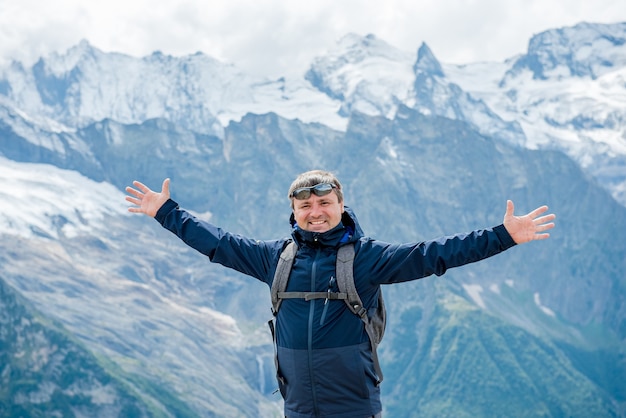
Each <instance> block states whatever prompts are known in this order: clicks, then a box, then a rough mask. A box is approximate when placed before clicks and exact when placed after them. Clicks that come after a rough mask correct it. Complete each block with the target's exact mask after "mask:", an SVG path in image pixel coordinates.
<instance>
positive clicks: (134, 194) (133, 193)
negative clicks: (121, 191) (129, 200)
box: [126, 186, 143, 199]
mask: <svg viewBox="0 0 626 418" xmlns="http://www.w3.org/2000/svg"><path fill="white" fill-rule="evenodd" d="M126 193H128V194H132V195H133V196H136V197H138V198H140V199H141V198H142V197H143V193H141V192H140V191H139V190H135V189H133V188H132V187H130V186H128V187H126Z"/></svg>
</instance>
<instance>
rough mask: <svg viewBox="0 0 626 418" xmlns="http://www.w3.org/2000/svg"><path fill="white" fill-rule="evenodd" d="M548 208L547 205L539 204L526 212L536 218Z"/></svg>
mask: <svg viewBox="0 0 626 418" xmlns="http://www.w3.org/2000/svg"><path fill="white" fill-rule="evenodd" d="M547 210H548V207H547V206H545V205H544V206H539V207H538V208H537V209H535V210H533V211H532V212H530V213H529V214H528V216H530V217H531V218H533V219H534V218H536V217H537V216H539V215H541V214H542V213H544V212H545V211H547Z"/></svg>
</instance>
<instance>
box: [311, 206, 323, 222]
mask: <svg viewBox="0 0 626 418" xmlns="http://www.w3.org/2000/svg"><path fill="white" fill-rule="evenodd" d="M321 209H322V206H321V205H318V204H317V203H313V204H312V205H311V216H312V217H314V218H317V217H318V216H320V215H321V214H322V211H321Z"/></svg>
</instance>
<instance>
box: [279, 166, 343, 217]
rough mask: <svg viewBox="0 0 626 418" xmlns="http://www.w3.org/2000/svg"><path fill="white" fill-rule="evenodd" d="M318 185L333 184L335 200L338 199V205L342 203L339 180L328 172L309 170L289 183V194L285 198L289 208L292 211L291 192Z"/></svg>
mask: <svg viewBox="0 0 626 418" xmlns="http://www.w3.org/2000/svg"><path fill="white" fill-rule="evenodd" d="M320 183H330V184H334V185H335V186H336V188H334V189H333V191H334V192H335V194H336V195H337V198H338V199H339V203H341V202H343V191H342V189H341V183H340V182H339V179H337V177H335V175H334V174H333V173H331V172H329V171H324V170H311V171H307V172H305V173H302V174H299V175H298V177H296V179H295V180H294V181H293V183H291V186H290V187H289V193H288V195H287V197H289V200H290V201H291V208H292V209H293V197H292V194H293V191H294V190H296V189H299V188H301V187H311V186H315V185H317V184H320Z"/></svg>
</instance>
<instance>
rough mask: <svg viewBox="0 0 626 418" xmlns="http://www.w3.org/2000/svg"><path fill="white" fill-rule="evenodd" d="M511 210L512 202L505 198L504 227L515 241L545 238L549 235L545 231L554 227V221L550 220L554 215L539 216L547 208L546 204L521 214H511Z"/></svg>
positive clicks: (512, 208)
mask: <svg viewBox="0 0 626 418" xmlns="http://www.w3.org/2000/svg"><path fill="white" fill-rule="evenodd" d="M513 210H514V206H513V202H512V201H510V200H507V202H506V213H505V215H504V227H505V228H506V230H507V231H508V233H509V234H510V235H511V237H512V238H513V241H515V243H517V244H523V243H525V242H529V241H533V240H536V239H546V238H548V237H550V234H549V233H547V232H545V231H547V230H549V229H552V228H554V222H552V221H553V220H554V219H555V218H556V215H554V214H549V215H544V216H540V215H542V214H543V213H545V212H546V211H547V210H548V207H547V206H541V207H538V208H537V209H535V210H533V211H532V212H530V213H528V214H526V215H523V216H515V215H513Z"/></svg>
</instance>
